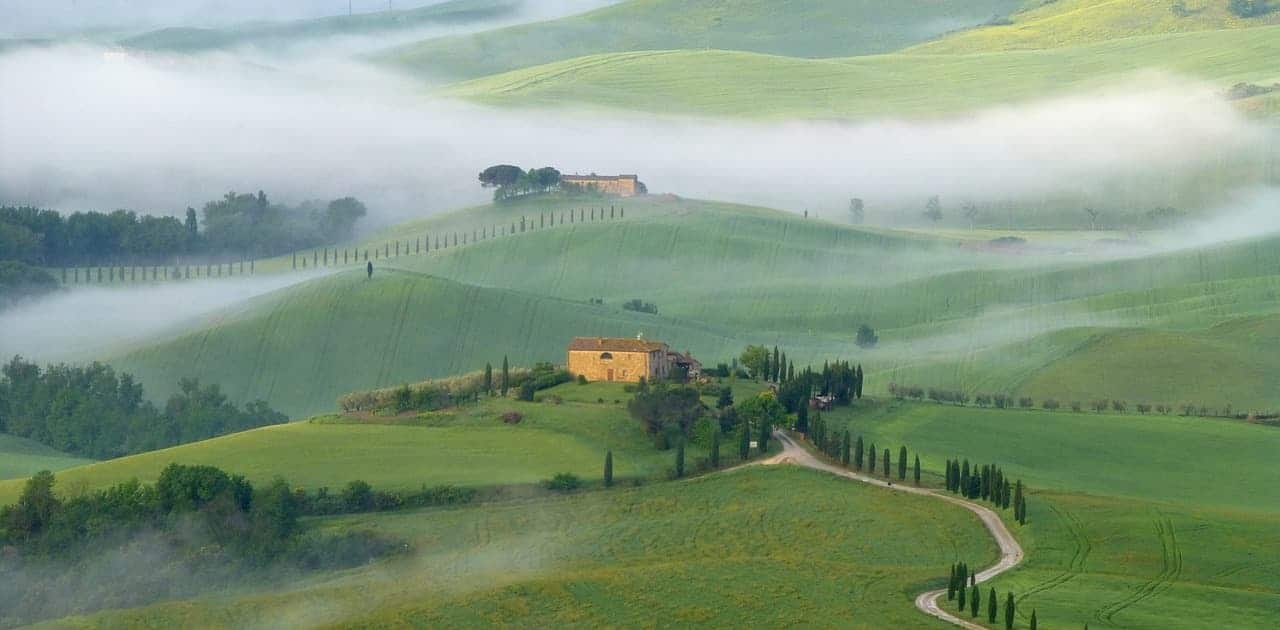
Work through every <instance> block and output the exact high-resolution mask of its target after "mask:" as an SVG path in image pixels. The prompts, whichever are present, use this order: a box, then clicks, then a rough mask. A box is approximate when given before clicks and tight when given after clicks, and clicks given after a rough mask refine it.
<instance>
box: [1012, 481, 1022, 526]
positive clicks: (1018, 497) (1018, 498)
mask: <svg viewBox="0 0 1280 630" xmlns="http://www.w3.org/2000/svg"><path fill="white" fill-rule="evenodd" d="M1013 518H1014V520H1016V521H1018V523H1022V480H1021V479H1019V480H1018V483H1017V485H1016V486H1014V490H1013Z"/></svg>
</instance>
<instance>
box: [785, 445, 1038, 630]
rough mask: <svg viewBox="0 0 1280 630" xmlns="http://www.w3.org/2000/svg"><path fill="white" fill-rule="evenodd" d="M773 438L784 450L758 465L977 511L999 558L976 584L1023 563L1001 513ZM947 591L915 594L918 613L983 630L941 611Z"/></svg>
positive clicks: (978, 577) (1018, 548)
mask: <svg viewBox="0 0 1280 630" xmlns="http://www.w3.org/2000/svg"><path fill="white" fill-rule="evenodd" d="M774 437H776V438H777V439H778V441H780V442H781V443H782V446H783V450H782V452H781V453H779V454H777V455H774V456H773V457H770V458H769V459H766V460H763V461H761V462H760V463H761V464H764V465H766V466H769V465H776V464H795V465H797V466H804V467H806V468H812V469H814V470H821V471H824V472H828V473H831V474H833V475H837V476H839V477H844V478H846V479H852V480H854V481H861V482H862V483H869V484H871V485H873V486H880V487H882V488H888V489H890V490H894V491H897V492H906V493H909V494H920V495H924V496H928V497H933V498H935V499H938V500H940V501H946V502H947V503H952V504H955V505H958V506H960V507H963V508H965V509H967V510H969V511H970V512H973V513H974V514H977V515H978V518H979V519H980V520H981V521H982V524H983V525H985V526H986V528H987V531H989V532H991V535H992V537H994V538H995V539H996V544H997V545H999V547H1000V561H999V562H997V563H995V564H994V565H992V566H990V567H987V568H986V569H984V570H982V571H979V572H978V575H977V581H978V583H979V584H981V583H982V582H986V581H987V580H990V579H991V578H993V577H996V576H997V575H1000V574H1001V573H1004V572H1005V571H1008V570H1009V569H1012V568H1013V567H1015V566H1017V565H1018V563H1020V562H1022V547H1021V546H1020V545H1019V544H1018V541H1017V540H1016V539H1015V538H1014V537H1013V534H1012V533H1011V532H1010V531H1009V528H1007V527H1005V525H1004V521H1001V520H1000V516H999V515H997V514H996V513H995V512H994V511H992V510H990V509H988V508H987V507H985V506H983V505H980V504H978V503H974V502H972V501H968V500H966V499H961V498H959V497H956V496H952V495H950V494H944V493H941V492H936V491H934V490H927V489H924V488H917V487H915V486H907V485H894V484H893V483H892V482H890V481H887V480H885V479H879V478H876V477H871V476H868V475H863V474H859V473H856V472H853V471H850V470H846V469H844V468H840V467H838V466H833V465H831V464H828V463H826V462H824V461H822V460H820V459H818V458H817V457H814V455H813V454H812V453H810V452H809V451H807V450H805V449H804V448H803V447H801V446H800V445H798V444H796V443H795V442H794V441H793V440H792V439H791V437H790V436H788V435H787V434H785V433H782V432H775V433H774ZM939 570H941V567H939ZM946 594H947V590H946V589H939V590H936V591H927V592H924V593H921V594H920V595H918V596H916V608H919V609H920V611H921V612H923V613H925V614H927V615H932V616H934V617H937V618H939V619H942V620H944V621H948V622H950V623H952V624H955V625H957V626H960V627H961V628H968V629H970V630H985V626H982V625H979V624H976V623H973V622H971V621H968V620H966V619H962V618H960V617H957V616H956V615H953V614H952V613H951V612H949V611H946V610H943V609H942V607H941V606H939V605H938V599H939V598H940V597H945V596H946Z"/></svg>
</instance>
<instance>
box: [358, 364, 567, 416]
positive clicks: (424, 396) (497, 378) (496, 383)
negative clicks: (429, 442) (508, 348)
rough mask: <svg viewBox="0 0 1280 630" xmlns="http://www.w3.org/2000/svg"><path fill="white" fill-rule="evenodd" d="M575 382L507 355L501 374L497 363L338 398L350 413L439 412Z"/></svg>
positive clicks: (560, 371) (528, 396)
mask: <svg viewBox="0 0 1280 630" xmlns="http://www.w3.org/2000/svg"><path fill="white" fill-rule="evenodd" d="M571 380H573V376H572V375H571V374H569V372H568V371H567V370H564V369H561V368H558V367H556V366H555V365H552V364H551V363H537V364H535V365H534V366H533V368H513V367H511V362H510V361H509V360H508V359H507V357H505V356H504V357H502V365H501V366H500V368H499V369H498V370H497V371H495V369H494V367H493V364H491V363H486V364H485V366H484V370H482V371H476V372H470V373H467V374H462V375H459V376H452V377H449V378H443V379H436V380H429V381H423V382H421V383H414V384H407V383H406V384H403V385H400V386H398V387H391V388H384V389H374V390H362V391H356V392H351V393H349V394H346V395H344V396H342V397H341V398H339V399H338V407H339V408H341V409H342V410H343V411H344V412H347V413H355V412H371V413H403V412H406V411H435V410H439V409H447V408H449V407H455V406H458V405H461V404H464V403H467V402H469V401H471V402H473V401H477V400H479V399H480V398H481V397H482V396H483V397H488V396H502V397H506V396H507V395H508V394H510V393H511V392H515V394H516V396H517V398H519V399H520V400H527V401H532V400H533V399H534V395H535V394H536V393H537V392H539V391H542V390H544V389H547V388H549V387H554V386H556V385H559V384H561V383H568V382H569V381H571Z"/></svg>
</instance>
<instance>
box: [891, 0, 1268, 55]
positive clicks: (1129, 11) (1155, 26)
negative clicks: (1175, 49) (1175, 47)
mask: <svg viewBox="0 0 1280 630" xmlns="http://www.w3.org/2000/svg"><path fill="white" fill-rule="evenodd" d="M1175 5H1180V6H1181V8H1179V7H1177V6H1175ZM1227 5H1228V2H1227V0H1185V1H1184V2H1181V3H1178V2H1174V1H1173V0H1169V1H1153V0H1056V1H1055V2H1043V3H1034V4H1033V5H1032V6H1031V7H1030V8H1028V9H1027V10H1025V11H1017V12H1014V13H1013V14H1012V15H1010V16H1009V17H1010V19H1009V22H1010V23H1009V24H1000V25H991V26H984V27H980V28H976V29H971V30H967V31H963V32H957V33H951V34H949V35H947V36H946V37H942V38H940V39H938V40H935V41H931V42H926V43H924V44H920V45H918V46H915V47H912V48H910V49H909V51H910V52H918V53H927V54H954V53H971V52H991V51H997V50H1030V49H1038V48H1056V47H1061V46H1075V45H1078V44H1087V43H1092V42H1100V41H1106V40H1111V39H1123V38H1126V37H1140V36H1144V35H1157V34H1163V33H1190V32H1196V31H1211V30H1226V29H1241V28H1253V27H1257V26H1266V25H1274V24H1280V11H1271V12H1269V13H1265V14H1263V15H1258V16H1254V17H1239V16H1237V15H1235V14H1233V13H1231V12H1230V11H1229V10H1228V8H1227Z"/></svg>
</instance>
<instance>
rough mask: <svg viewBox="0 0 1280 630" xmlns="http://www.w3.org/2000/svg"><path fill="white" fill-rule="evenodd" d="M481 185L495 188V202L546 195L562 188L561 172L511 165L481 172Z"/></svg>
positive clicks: (546, 167) (498, 165) (494, 167)
mask: <svg viewBox="0 0 1280 630" xmlns="http://www.w3.org/2000/svg"><path fill="white" fill-rule="evenodd" d="M479 179H480V185H481V186H483V187H485V188H494V189H495V190H494V191H493V200H494V201H502V200H504V199H511V198H514V197H523V196H525V195H532V194H539V193H546V192H551V191H553V190H556V189H558V188H559V187H560V171H558V170H556V169H554V168H552V167H550V166H544V167H542V168H531V169H529V170H527V171H526V170H524V169H522V168H520V167H519V166H513V165H511V164H497V165H494V166H490V167H489V168H486V169H484V170H483V171H480V178H479Z"/></svg>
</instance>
